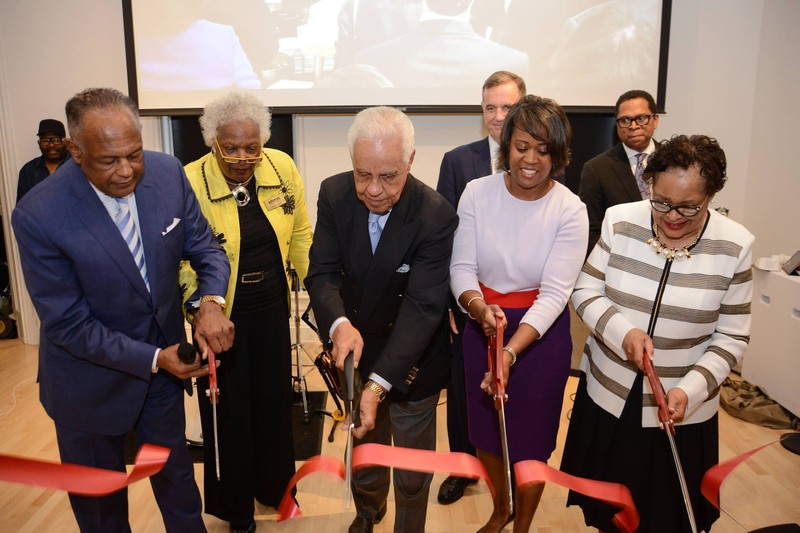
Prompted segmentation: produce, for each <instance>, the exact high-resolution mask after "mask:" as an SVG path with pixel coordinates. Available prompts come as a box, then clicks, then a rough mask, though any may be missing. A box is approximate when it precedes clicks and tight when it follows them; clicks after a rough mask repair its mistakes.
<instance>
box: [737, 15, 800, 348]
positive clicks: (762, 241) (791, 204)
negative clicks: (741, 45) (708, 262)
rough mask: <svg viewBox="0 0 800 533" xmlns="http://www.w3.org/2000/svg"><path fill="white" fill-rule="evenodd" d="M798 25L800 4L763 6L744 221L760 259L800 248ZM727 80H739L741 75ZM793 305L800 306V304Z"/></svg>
mask: <svg viewBox="0 0 800 533" xmlns="http://www.w3.org/2000/svg"><path fill="white" fill-rule="evenodd" d="M798 21H800V2H797V1H796V0H769V1H768V2H764V17H763V23H762V27H763V28H764V30H763V31H762V32H761V39H760V44H759V46H758V50H759V57H758V71H757V73H756V77H755V79H756V83H755V98H754V101H753V106H752V107H753V110H752V119H751V125H750V134H751V135H750V144H749V145H748V146H745V147H743V151H744V152H746V153H748V154H749V156H750V161H749V164H748V167H747V177H748V179H747V185H746V191H745V194H746V198H747V202H746V203H745V218H744V221H745V225H746V226H747V227H748V228H749V229H750V231H752V232H753V233H754V234H755V235H756V237H757V240H756V252H757V253H758V255H771V254H774V253H784V254H786V255H789V256H791V255H792V254H794V253H795V252H796V251H798V250H800V206H798V202H799V201H800V171H798V160H797V152H795V150H797V128H798V125H800V106H798V96H800V62H798V57H800V32H798V29H797V22H798ZM732 72H733V73H735V71H732ZM728 79H730V80H731V81H730V82H729V83H731V82H732V83H735V82H736V76H729V77H728ZM725 85H728V83H726V84H725ZM794 305H795V308H796V309H797V308H800V302H795V304H794ZM795 350H796V347H795Z"/></svg>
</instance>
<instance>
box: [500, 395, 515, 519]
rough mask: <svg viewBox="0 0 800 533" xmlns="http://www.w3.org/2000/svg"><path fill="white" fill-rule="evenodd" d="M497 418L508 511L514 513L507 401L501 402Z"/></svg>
mask: <svg viewBox="0 0 800 533" xmlns="http://www.w3.org/2000/svg"><path fill="white" fill-rule="evenodd" d="M497 418H498V420H499V421H500V445H501V446H502V448H503V473H504V474H505V476H506V488H507V489H508V512H509V513H511V514H513V513H514V491H513V490H512V488H511V460H510V458H509V457H508V437H507V435H506V407H505V402H504V401H501V402H500V409H499V410H498V411H497Z"/></svg>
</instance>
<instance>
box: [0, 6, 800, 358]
mask: <svg viewBox="0 0 800 533" xmlns="http://www.w3.org/2000/svg"><path fill="white" fill-rule="evenodd" d="M631 1H635V0H631ZM797 20H800V2H796V0H769V1H764V0H699V1H690V0H674V2H673V17H672V29H671V43H670V54H669V77H668V83H667V100H666V104H667V114H666V115H665V116H663V117H662V119H661V123H660V127H659V129H658V132H657V137H658V138H664V137H668V136H670V135H672V134H674V133H705V134H708V135H712V136H715V137H717V138H718V139H719V141H720V144H721V145H722V147H723V148H724V149H725V151H726V154H727V155H728V165H729V175H730V180H729V182H728V184H727V186H726V188H725V189H724V190H723V191H722V192H721V193H720V194H719V195H718V197H717V202H716V205H718V206H725V207H728V208H730V209H731V216H732V218H734V219H736V220H739V221H740V222H743V223H744V224H745V225H746V226H748V227H749V228H750V230H751V231H753V233H755V234H756V236H757V238H758V240H757V252H758V253H759V254H771V253H775V252H780V251H783V252H784V253H792V252H794V251H795V250H797V249H798V248H800V242H798V241H800V233H798V231H797V228H798V227H800V225H799V224H798V216H800V215H798V209H797V208H796V206H795V205H794V204H795V203H796V201H797V200H796V199H797V198H800V190H799V189H800V180H798V179H797V177H796V176H795V175H794V174H795V173H796V171H795V170H794V165H792V164H791V163H792V162H793V161H790V157H791V156H792V155H793V154H792V148H791V147H790V146H789V142H790V139H793V137H794V133H795V131H794V128H792V126H794V125H796V124H798V123H800V121H798V118H799V117H798V113H800V111H799V110H798V107H797V105H796V103H795V100H796V95H797V94H800V91H798V89H800V87H798V78H799V77H800V72H799V70H798V67H797V66H796V65H797V60H796V57H798V55H800V45H799V43H800V35H798V33H799V32H797V31H796V30H795V29H794V28H793V27H792V25H793V24H794V23H796V21H797ZM527 81H528V87H529V90H530V91H531V92H534V93H535V92H537V83H536V80H527ZM89 86H111V87H115V88H117V89H120V90H123V91H125V90H127V82H126V77H125V55H124V40H123V33H122V13H121V5H120V2H118V1H111V0H105V1H104V0H70V2H61V3H47V4H46V6H45V5H43V4H41V3H36V2H30V1H26V0H0V172H1V173H2V175H0V199H1V200H2V201H3V215H4V219H5V220H8V219H9V217H8V215H9V213H10V208H11V207H13V205H11V204H12V203H13V197H14V196H15V193H16V179H17V174H16V173H17V170H18V169H19V167H20V166H21V165H22V164H23V163H24V162H25V161H27V160H29V159H30V158H32V157H34V156H35V155H37V153H38V151H37V148H36V144H35V142H34V141H35V136H34V132H35V128H36V125H37V123H38V121H39V119H41V118H45V117H53V118H59V119H63V105H64V103H65V102H66V100H67V99H68V98H69V97H70V96H72V95H73V94H75V93H76V92H78V91H80V90H82V89H84V88H86V87H89ZM479 97H480V94H479V90H476V95H475V99H476V103H478V100H479ZM609 104H611V102H609ZM412 120H413V122H414V125H415V127H416V130H417V159H416V161H415V163H414V166H413V168H412V172H413V173H414V174H415V175H416V176H417V177H419V178H421V179H423V180H424V181H426V182H427V183H429V184H434V183H435V180H436V177H437V174H438V168H439V162H440V161H441V156H442V154H443V153H444V152H445V151H446V150H448V149H450V148H451V147H453V146H456V145H459V144H463V143H464V142H467V141H470V140H474V139H477V138H478V137H480V136H481V135H483V132H482V131H481V121H480V118H479V117H477V116H465V115H445V116H441V115H439V116H436V115H416V116H413V117H412ZM349 123H350V117H349V116H342V115H338V116H298V117H297V118H296V121H295V126H296V129H295V131H296V138H295V144H296V152H295V154H296V161H297V165H298V167H299V168H300V171H301V172H302V174H303V176H304V178H305V180H306V188H307V202H308V204H309V208H310V210H311V214H312V217H313V218H316V216H315V215H316V207H315V204H316V194H317V191H318V188H319V183H320V181H321V180H322V179H324V178H325V177H327V176H329V175H331V174H334V173H336V172H340V171H342V170H346V169H348V168H349V166H350V161H349V156H348V153H347V147H346V141H345V132H346V130H347V127H348V126H349ZM790 128H791V129H790ZM159 142H160V136H159V132H158V124H157V120H154V119H151V120H149V121H145V144H146V146H148V147H156V146H158V145H159ZM7 198H11V199H12V200H11V202H9V201H6V199H7ZM6 226H8V224H6ZM6 238H7V242H8V243H9V248H10V262H11V263H12V265H11V267H12V268H11V270H12V289H13V290H14V293H15V295H17V297H16V298H15V306H16V307H17V309H18V310H19V311H20V313H21V319H22V321H23V324H22V325H23V336H24V339H25V340H26V341H27V342H36V338H35V327H34V328H31V329H30V330H29V329H27V328H26V326H30V323H31V322H34V323H35V320H26V317H28V318H30V317H32V316H33V315H32V310H31V309H30V302H29V300H27V298H26V296H27V295H26V294H25V293H24V290H22V291H21V289H23V287H20V284H19V279H20V274H19V270H18V269H19V267H18V259H17V257H16V245H15V243H13V241H11V239H10V231H9V228H8V227H6ZM20 293H22V294H20ZM26 322H27V324H26ZM34 326H35V324H34Z"/></svg>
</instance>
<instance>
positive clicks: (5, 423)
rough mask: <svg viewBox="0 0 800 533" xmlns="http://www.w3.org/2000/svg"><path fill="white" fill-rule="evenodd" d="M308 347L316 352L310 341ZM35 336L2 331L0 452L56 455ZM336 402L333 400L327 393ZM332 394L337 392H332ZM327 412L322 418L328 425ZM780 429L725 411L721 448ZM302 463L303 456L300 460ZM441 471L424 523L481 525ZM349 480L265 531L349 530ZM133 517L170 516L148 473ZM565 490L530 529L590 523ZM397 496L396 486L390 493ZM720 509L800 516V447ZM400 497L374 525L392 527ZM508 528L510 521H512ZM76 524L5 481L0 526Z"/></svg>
mask: <svg viewBox="0 0 800 533" xmlns="http://www.w3.org/2000/svg"><path fill="white" fill-rule="evenodd" d="M309 352H310V353H316V352H315V351H314V349H313V348H309ZM36 353H37V347H36V346H26V345H24V344H22V343H21V342H20V341H19V340H4V341H0V453H4V454H14V455H22V456H26V457H31V458H38V459H44V460H51V461H58V451H57V449H56V442H55V432H54V429H53V424H52V422H51V421H50V419H49V418H48V417H47V415H46V414H45V413H44V410H43V409H42V407H41V405H40V404H39V400H38V385H37V384H36V383H35V375H36ZM303 358H304V361H303V363H304V373H305V374H306V376H307V380H308V386H309V389H311V390H324V385H323V384H322V381H321V379H320V378H319V375H318V374H317V370H316V368H314V366H313V364H312V361H311V358H310V357H308V356H306V355H304V356H303ZM576 385H577V380H576V379H575V378H570V380H569V383H568V386H567V392H566V394H565V397H564V400H565V401H564V412H563V418H562V425H561V431H560V433H559V440H558V448H557V449H556V451H555V453H554V454H553V457H552V458H551V459H550V464H551V465H553V466H556V467H557V466H558V465H559V463H560V461H561V450H562V448H563V441H564V436H565V433H566V426H567V415H568V411H569V409H570V407H571V405H572V399H571V395H572V393H573V392H574V390H575V387H576ZM445 401H446V397H445V395H444V394H443V395H442V402H441V403H440V406H439V410H438V415H439V417H438V430H439V433H438V439H437V446H438V449H439V450H441V451H447V438H446V432H445V427H446V426H445V419H444V417H445V405H444V402H445ZM329 402H330V400H329ZM330 403H331V404H332V402H330ZM329 428H330V419H328V420H326V422H325V434H326V435H327V431H328V429H329ZM782 433H785V432H783V431H776V430H770V429H766V428H762V427H759V426H755V425H752V424H748V423H746V422H742V421H740V420H738V419H735V418H731V417H730V416H728V415H727V414H726V413H725V412H720V436H721V443H720V458H721V460H725V459H728V458H730V457H733V456H734V455H737V454H739V453H742V452H745V451H747V450H750V449H752V448H754V447H756V446H759V445H762V444H766V443H770V442H774V441H776V440H777V439H778V438H779V437H780V435H781V434H782ZM343 442H344V434H343V433H338V432H337V434H336V437H335V439H334V442H333V443H328V442H327V439H323V447H322V453H323V454H326V455H331V456H334V457H342V450H343ZM298 466H299V463H298ZM195 473H196V476H197V482H198V484H199V485H200V487H201V492H202V484H203V477H202V476H203V474H202V469H201V468H200V467H199V465H196V467H195ZM444 477H445V475H444V474H437V475H436V476H435V478H434V481H433V485H432V487H431V493H430V496H429V501H430V504H429V506H428V519H427V528H426V530H427V531H430V532H462V531H463V532H470V531H476V530H477V529H478V528H479V527H480V526H481V525H482V524H483V523H484V521H485V520H486V519H487V518H488V516H489V514H490V512H491V501H490V498H489V495H488V490H487V488H486V486H485V485H483V484H478V485H473V486H471V487H469V488H468V489H467V493H466V495H465V497H464V498H463V499H462V500H460V501H459V502H457V503H455V504H453V505H450V506H442V505H439V504H438V503H437V502H436V493H437V491H438V487H439V484H440V483H441V481H442V480H443V479H444ZM343 490H344V488H343V482H342V481H341V480H338V479H335V478H332V477H328V476H326V475H323V474H317V475H312V476H309V477H307V478H306V479H304V480H303V481H301V482H300V485H299V487H298V494H297V499H298V500H299V502H300V505H301V507H302V511H303V516H302V517H299V518H296V519H294V520H290V521H287V522H283V523H277V521H276V514H275V511H274V510H273V509H271V508H260V507H259V508H257V510H256V512H257V515H256V519H257V522H258V530H259V531H261V532H273V531H274V532H305V531H313V532H319V533H322V532H330V531H346V530H347V526H348V525H349V524H350V522H351V521H352V519H353V516H354V511H352V510H351V511H346V510H345V508H344V502H343ZM129 499H130V508H131V512H130V514H131V526H132V528H133V531H134V532H137V533H138V532H159V531H163V524H162V522H161V517H160V514H159V512H158V509H157V507H156V504H155V500H154V499H153V495H152V492H151V490H150V486H149V484H148V483H146V482H140V483H137V484H136V485H134V486H133V487H132V488H131V490H130V493H129ZM565 499H566V490H564V489H562V488H560V487H558V486H555V485H548V486H547V487H546V489H545V492H544V496H543V498H542V503H541V505H540V507H539V510H538V512H537V514H536V517H535V518H534V521H533V527H532V528H531V531H535V532H539V533H555V532H573V531H575V532H580V531H591V530H590V529H589V528H587V527H585V526H584V524H583V518H582V515H581V513H580V511H579V510H577V509H576V508H574V507H573V508H569V509H567V508H565V507H564V501H565ZM390 500H393V496H392V495H391V494H390ZM722 506H723V514H722V517H721V518H720V520H718V521H717V522H716V524H715V525H714V528H713V530H712V531H713V533H739V532H745V531H750V530H752V529H756V528H758V527H765V526H768V525H774V524H780V523H788V522H800V456H798V455H793V454H791V453H790V452H788V451H786V450H785V449H783V448H782V447H781V446H780V445H779V444H773V445H771V446H768V447H767V448H765V449H764V450H762V451H761V452H759V453H758V454H757V455H755V456H754V457H753V458H751V459H750V460H748V461H747V462H746V463H744V464H743V465H741V466H740V467H739V468H738V469H737V470H735V471H734V473H733V474H732V475H731V476H730V477H729V478H728V480H727V481H726V482H725V484H724V485H723V489H722ZM204 519H205V522H206V525H207V526H208V529H209V531H211V532H227V531H228V525H227V523H225V522H221V521H220V520H218V519H216V518H214V517H212V516H208V515H204ZM393 520H394V510H393V506H392V505H390V506H389V512H388V514H387V516H386V518H385V519H384V521H383V522H382V523H381V524H379V525H377V526H376V528H375V531H376V532H388V531H392V524H393ZM508 530H509V531H510V528H509V529H508ZM5 531H14V532H33V531H36V532H71V531H77V526H76V524H75V520H74V518H73V517H72V513H71V511H70V508H69V502H68V500H67V496H66V494H65V493H63V492H56V491H51V490H44V489H39V488H35V487H27V486H23V485H15V484H9V483H2V482H0V532H5Z"/></svg>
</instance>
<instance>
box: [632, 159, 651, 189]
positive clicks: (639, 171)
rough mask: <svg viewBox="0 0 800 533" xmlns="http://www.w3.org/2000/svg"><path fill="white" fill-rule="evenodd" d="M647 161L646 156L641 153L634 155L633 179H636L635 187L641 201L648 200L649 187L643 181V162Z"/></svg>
mask: <svg viewBox="0 0 800 533" xmlns="http://www.w3.org/2000/svg"><path fill="white" fill-rule="evenodd" d="M646 159H647V154H646V153H644V152H642V153H640V154H636V172H635V173H634V175H633V177H635V178H636V185H637V186H638V187H639V193H640V194H641V195H642V200H647V199H648V198H650V187H648V186H647V182H645V181H644V162H645V160H646Z"/></svg>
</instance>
